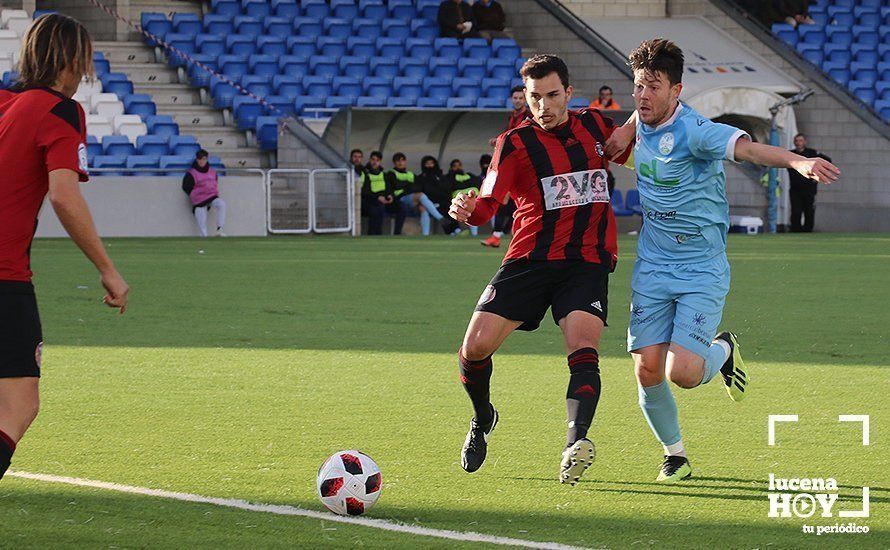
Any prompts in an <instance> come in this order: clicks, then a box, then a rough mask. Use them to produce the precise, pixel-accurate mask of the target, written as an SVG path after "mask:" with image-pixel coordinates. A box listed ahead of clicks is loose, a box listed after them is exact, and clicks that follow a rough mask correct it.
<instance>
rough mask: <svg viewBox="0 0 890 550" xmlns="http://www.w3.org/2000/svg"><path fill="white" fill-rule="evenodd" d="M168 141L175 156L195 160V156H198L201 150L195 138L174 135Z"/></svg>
mask: <svg viewBox="0 0 890 550" xmlns="http://www.w3.org/2000/svg"><path fill="white" fill-rule="evenodd" d="M168 139H169V142H168V143H169V144H170V148H169V151H170V153H171V154H173V155H177V156H187V157H191V158H195V155H197V154H198V150H199V149H201V146H200V145H198V140H196V139H195V136H180V135H173V136H170V137H169V138H168Z"/></svg>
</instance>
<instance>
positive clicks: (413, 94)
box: [392, 76, 423, 100]
mask: <svg viewBox="0 0 890 550" xmlns="http://www.w3.org/2000/svg"><path fill="white" fill-rule="evenodd" d="M392 89H393V91H394V92H395V93H396V95H397V96H398V97H410V98H413V99H415V100H416V99H418V98H419V97H421V96H422V95H423V79H421V78H411V77H405V76H400V77H396V78H394V79H393V81H392Z"/></svg>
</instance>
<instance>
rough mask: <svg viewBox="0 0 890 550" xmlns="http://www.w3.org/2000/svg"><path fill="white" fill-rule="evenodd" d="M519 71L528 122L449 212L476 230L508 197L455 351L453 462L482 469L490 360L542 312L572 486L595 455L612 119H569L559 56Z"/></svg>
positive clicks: (612, 234)
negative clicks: (496, 253) (556, 358)
mask: <svg viewBox="0 0 890 550" xmlns="http://www.w3.org/2000/svg"><path fill="white" fill-rule="evenodd" d="M520 74H521V75H522V78H523V81H524V83H525V96H526V101H527V102H528V105H529V108H530V112H531V118H530V119H528V120H526V121H525V122H523V123H522V124H520V125H519V126H518V127H516V128H514V129H512V130H509V131H507V132H505V133H504V134H502V135H501V136H500V137H499V138H498V140H497V144H496V146H495V151H494V155H493V160H492V164H491V166H490V167H489V169H488V174H487V175H486V177H485V181H484V183H483V185H482V190H481V191H480V195H479V197H476V196H475V194H472V193H471V194H469V195H465V194H460V195H458V196H457V197H455V199H454V200H453V201H452V205H451V209H450V211H449V213H450V215H451V216H452V217H454V218H455V219H456V220H458V221H461V222H467V223H469V224H470V225H477V226H478V225H481V224H483V223H486V222H487V221H488V220H490V219H491V217H492V215H494V214H495V212H496V211H497V210H498V208H499V207H500V206H501V205H503V204H505V203H506V202H507V201H508V200H509V199H510V198H512V199H513V200H514V201H516V207H517V210H516V216H515V222H514V224H513V228H514V232H515V233H514V236H513V240H512V241H511V242H510V247H509V249H508V250H507V254H506V256H505V258H504V263H503V265H502V266H501V268H500V270H499V271H498V272H497V274H496V275H495V276H494V278H493V279H492V280H491V284H489V285H488V287H487V288H486V289H485V291H484V292H483V293H482V296H481V297H480V299H479V303H478V304H477V306H476V312H475V313H474V314H473V317H472V319H471V320H470V325H469V327H468V328H467V332H466V335H465V336H464V341H463V345H462V347H461V349H460V351H459V353H458V361H459V365H460V373H461V381H462V383H463V384H464V387H465V389H466V391H467V393H468V394H469V396H470V400H471V401H472V402H473V409H474V412H475V417H474V418H473V419H472V421H471V422H470V430H469V433H468V434H467V439H466V441H465V443H464V446H463V449H462V452H461V464H462V465H463V468H464V469H465V470H466V471H468V472H474V471H476V470H477V469H479V467H480V466H482V463H483V461H484V460H485V456H486V453H487V447H488V438H489V436H490V434H491V432H492V430H494V427H495V426H496V425H497V421H498V413H497V410H495V408H494V407H493V406H492V405H491V403H490V399H489V397H490V391H489V382H490V378H491V371H492V363H491V356H492V354H493V353H494V352H495V351H496V350H497V349H498V348H499V347H500V345H501V344H502V343H503V341H504V340H505V339H506V338H507V336H508V335H509V334H510V333H511V332H513V331H514V330H516V329H519V330H535V329H536V328H537V327H538V326H539V325H540V323H541V320H542V319H543V318H544V315H545V314H546V312H547V309H548V308H550V309H551V310H552V315H553V320H554V321H555V322H556V323H557V325H559V327H560V329H561V330H562V332H563V335H564V338H565V346H566V350H567V352H568V366H569V373H570V375H569V386H568V391H567V393H566V410H567V414H568V432H567V436H566V448H565V450H564V451H563V456H562V463H561V468H560V474H559V480H560V481H561V482H562V483H570V484H574V483H576V482H577V481H578V479H579V478H580V476H581V474H583V473H584V470H585V469H587V467H588V466H589V465H590V463H591V462H592V461H593V459H594V456H595V449H594V445H593V443H592V442H591V441H590V439H588V438H587V431H588V429H589V428H590V424H591V422H592V420H593V416H594V413H595V412H596V406H597V403H598V401H599V397H600V390H601V384H600V373H599V354H598V352H597V347H598V345H599V339H600V333H601V332H602V329H603V327H604V326H605V325H606V313H607V310H608V301H607V300H608V282H609V273H611V272H612V271H613V270H614V269H615V264H616V262H617V260H618V244H617V238H616V229H615V218H614V215H613V213H612V208H611V206H610V205H609V191H608V184H607V178H606V168H607V167H608V164H609V161H608V159H606V157H605V156H604V155H605V154H604V152H603V147H604V146H605V143H606V140H607V139H608V138H609V136H610V135H611V133H612V121H611V120H609V119H608V118H605V117H603V116H602V115H601V114H600V113H599V111H591V110H586V109H585V110H581V111H577V112H576V111H569V110H568V102H569V100H570V99H571V97H572V87H571V86H570V85H569V75H568V68H567V67H566V65H565V63H564V62H563V61H562V60H561V59H560V58H558V57H556V56H553V55H538V56H535V57H532V58H531V59H529V60H528V61H527V62H526V63H525V65H523V67H522V70H521V71H520ZM629 151H630V149H628V150H627V152H626V153H625V155H624V156H625V157H626V156H627V154H629ZM618 160H619V161H620V162H624V159H618Z"/></svg>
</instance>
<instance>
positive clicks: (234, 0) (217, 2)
mask: <svg viewBox="0 0 890 550" xmlns="http://www.w3.org/2000/svg"><path fill="white" fill-rule="evenodd" d="M210 6H211V9H212V10H213V13H215V14H217V15H224V16H226V17H234V16H236V15H239V14H240V13H241V3H240V2H238V0H213V1H211V2H210Z"/></svg>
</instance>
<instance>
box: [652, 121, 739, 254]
mask: <svg viewBox="0 0 890 550" xmlns="http://www.w3.org/2000/svg"><path fill="white" fill-rule="evenodd" d="M636 135H637V142H636V146H635V148H634V167H635V169H636V172H637V188H638V189H639V192H640V203H641V204H642V207H643V229H642V231H641V233H640V239H639V242H638V244H637V255H638V256H639V258H640V259H643V260H645V261H648V262H651V263H655V264H663V265H665V264H685V263H695V262H703V261H706V260H708V259H710V258H713V257H715V256H717V255H719V254H723V253H724V252H725V251H726V232H727V231H728V229H729V204H728V203H727V201H726V191H725V182H726V175H725V173H724V172H723V160H724V159H727V160H733V161H734V153H735V144H736V140H737V139H738V138H739V137H741V136H745V135H747V134H746V133H745V132H744V131H742V130H739V129H738V128H735V127H733V126H728V125H726V124H720V123H716V122H711V121H710V120H708V119H707V118H705V117H703V116H702V115H700V114H698V113H697V112H696V111H695V110H694V109H692V108H691V107H689V106H688V105H684V104H683V103H680V104H679V105H678V106H677V109H676V110H675V111H674V114H673V116H671V118H670V119H669V120H667V121H666V122H664V123H663V124H661V125H659V126H657V127H652V126H648V125H646V124H643V123H642V122H639V121H638V122H637V134H636Z"/></svg>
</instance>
